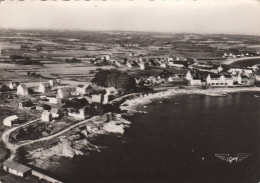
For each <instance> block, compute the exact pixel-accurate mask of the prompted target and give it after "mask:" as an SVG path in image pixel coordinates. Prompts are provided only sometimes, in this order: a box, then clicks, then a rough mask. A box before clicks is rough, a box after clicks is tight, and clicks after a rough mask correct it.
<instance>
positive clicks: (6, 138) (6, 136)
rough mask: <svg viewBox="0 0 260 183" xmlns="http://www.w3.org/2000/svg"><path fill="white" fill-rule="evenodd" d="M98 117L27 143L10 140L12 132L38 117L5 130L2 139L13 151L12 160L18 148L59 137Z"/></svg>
mask: <svg viewBox="0 0 260 183" xmlns="http://www.w3.org/2000/svg"><path fill="white" fill-rule="evenodd" d="M97 118H99V116H95V117H92V118H90V119H87V120H84V121H80V122H78V123H76V124H74V125H71V126H69V127H67V128H66V129H63V130H61V131H59V132H57V133H55V134H53V135H50V136H47V137H43V138H40V139H36V140H31V141H26V142H25V143H22V144H13V143H10V142H9V137H10V134H11V133H12V132H13V131H15V130H17V129H19V128H21V127H23V126H26V125H28V124H31V123H34V122H37V121H39V120H40V119H36V120H33V121H29V122H27V123H24V124H22V125H19V126H16V127H13V128H10V129H8V130H6V131H4V132H3V134H2V140H3V142H4V144H5V146H6V148H7V149H9V150H10V151H11V156H10V157H9V158H8V159H11V160H12V159H13V158H14V157H15V153H16V151H17V149H18V148H20V147H22V146H25V145H30V144H33V143H36V142H41V141H46V140H50V139H52V138H54V137H57V136H59V135H61V134H63V133H65V132H67V131H69V130H71V129H72V128H75V127H77V126H79V125H82V124H84V123H87V122H89V121H92V120H95V119H97Z"/></svg>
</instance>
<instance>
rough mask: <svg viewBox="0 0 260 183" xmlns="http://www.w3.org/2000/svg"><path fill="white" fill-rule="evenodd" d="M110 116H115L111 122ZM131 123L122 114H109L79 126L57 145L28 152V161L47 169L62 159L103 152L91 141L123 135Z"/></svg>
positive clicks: (60, 139)
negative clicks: (96, 138) (93, 138)
mask: <svg viewBox="0 0 260 183" xmlns="http://www.w3.org/2000/svg"><path fill="white" fill-rule="evenodd" d="M108 116H113V117H111V119H110V120H109V121H107V120H108ZM130 124H131V123H130V122H129V121H127V120H125V119H124V118H122V117H121V115H120V114H112V113H107V114H104V115H102V116H100V117H99V118H98V119H97V120H93V121H92V122H90V123H87V124H84V125H81V126H78V127H76V128H74V129H72V130H71V131H69V132H67V133H65V134H64V135H63V136H59V137H58V138H57V143H55V144H54V145H51V146H48V147H40V148H36V149H31V150H29V149H28V150H27V154H26V160H27V161H28V162H29V164H31V165H33V166H36V167H38V168H42V169H47V168H48V167H49V166H50V165H51V163H58V159H59V158H61V157H66V158H73V157H74V156H78V155H88V154H89V152H91V151H98V152H99V151H101V149H102V147H99V146H96V145H94V144H91V142H90V139H91V138H92V137H96V136H98V135H110V134H116V135H119V136H121V135H123V133H124V129H125V128H127V127H129V125H130Z"/></svg>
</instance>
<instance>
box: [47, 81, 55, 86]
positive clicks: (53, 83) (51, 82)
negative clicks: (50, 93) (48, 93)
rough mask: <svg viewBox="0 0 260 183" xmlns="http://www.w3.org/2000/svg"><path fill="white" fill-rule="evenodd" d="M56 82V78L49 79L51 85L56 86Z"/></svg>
mask: <svg viewBox="0 0 260 183" xmlns="http://www.w3.org/2000/svg"><path fill="white" fill-rule="evenodd" d="M56 83H57V81H55V80H49V85H50V86H55V85H56Z"/></svg>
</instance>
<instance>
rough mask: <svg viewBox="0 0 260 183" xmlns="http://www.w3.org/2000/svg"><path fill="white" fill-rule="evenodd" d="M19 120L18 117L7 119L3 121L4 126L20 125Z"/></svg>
mask: <svg viewBox="0 0 260 183" xmlns="http://www.w3.org/2000/svg"><path fill="white" fill-rule="evenodd" d="M18 121H19V118H18V117H17V116H16V115H13V116H9V117H6V118H5V119H4V121H3V125H5V126H10V127H11V126H13V125H14V124H18Z"/></svg>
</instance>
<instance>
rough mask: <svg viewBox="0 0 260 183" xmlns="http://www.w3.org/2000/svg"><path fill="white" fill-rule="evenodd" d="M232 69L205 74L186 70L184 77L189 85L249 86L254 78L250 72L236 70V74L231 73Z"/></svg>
mask: <svg viewBox="0 0 260 183" xmlns="http://www.w3.org/2000/svg"><path fill="white" fill-rule="evenodd" d="M232 71H233V69H231V70H230V72H228V73H219V74H214V73H207V75H206V76H205V74H204V76H203V75H200V74H193V75H192V74H191V72H190V71H188V72H187V74H186V76H185V79H186V80H187V81H188V82H189V84H190V85H193V86H199V85H208V86H214V87H215V86H216V87H217V86H234V85H240V86H241V85H242V86H249V85H253V84H254V82H255V78H254V76H253V75H252V73H248V74H245V73H244V72H238V73H236V74H232ZM239 71H240V70H239Z"/></svg>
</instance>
